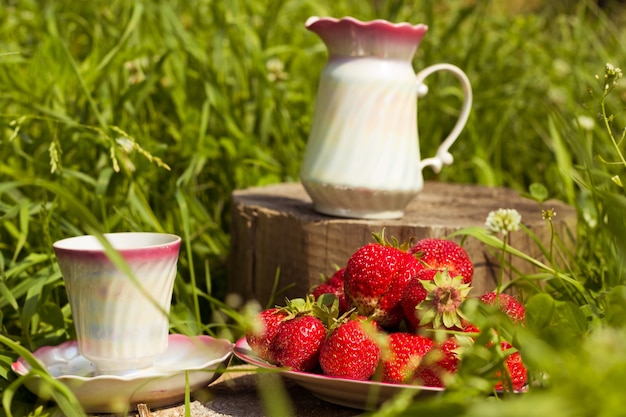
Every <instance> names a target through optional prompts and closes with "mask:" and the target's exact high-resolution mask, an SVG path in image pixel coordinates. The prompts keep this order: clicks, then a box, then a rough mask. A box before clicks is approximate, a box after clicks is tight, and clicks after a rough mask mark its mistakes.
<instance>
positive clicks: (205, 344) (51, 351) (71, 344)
mask: <svg viewBox="0 0 626 417" xmlns="http://www.w3.org/2000/svg"><path fill="white" fill-rule="evenodd" d="M193 344H198V345H199V346H201V347H202V348H215V347H216V346H217V345H220V349H219V350H220V353H222V352H221V351H222V350H223V351H224V352H225V353H224V354H223V355H222V354H218V355H217V356H211V357H210V358H208V357H207V361H205V362H203V363H199V362H197V363H195V364H194V365H193V366H189V367H184V369H173V368H172V369H166V370H161V371H159V370H153V371H151V372H147V373H146V372H141V371H138V372H137V373H134V374H130V375H97V376H81V375H74V374H70V373H66V374H62V375H52V377H53V378H55V379H72V380H77V381H97V380H118V381H131V380H138V379H142V378H154V377H166V376H169V375H173V374H176V373H179V372H181V371H198V370H204V369H206V368H208V367H210V366H212V365H217V364H219V363H221V362H223V361H225V360H227V359H228V357H229V356H230V355H231V354H232V351H233V348H234V344H233V343H232V342H230V341H228V340H225V339H216V338H214V337H211V336H207V335H201V336H185V335H182V334H170V335H169V336H168V350H169V349H171V348H172V347H176V346H178V347H180V346H191V345H193ZM221 345H223V346H221ZM71 349H75V350H76V354H75V355H74V356H73V357H68V358H65V359H66V360H68V361H69V360H76V358H79V359H80V358H82V359H83V361H85V362H88V361H87V359H85V358H83V357H82V356H81V355H80V354H79V353H78V342H77V341H75V340H70V341H67V342H63V343H61V344H59V345H56V346H42V347H41V348H39V349H37V350H35V351H34V352H33V356H34V357H35V358H36V359H37V360H38V361H39V362H40V364H41V365H42V366H43V367H44V368H45V369H47V370H48V369H49V368H50V365H51V363H50V361H49V360H48V358H50V357H54V356H55V355H56V353H57V352H63V351H67V350H71ZM168 350H166V351H165V352H164V353H163V354H162V355H161V356H160V357H159V358H162V357H163V356H165V355H167V354H168ZM159 358H157V361H158V360H159ZM11 369H12V370H13V372H15V373H16V374H18V375H26V374H28V373H29V372H30V370H31V365H30V364H29V363H28V361H26V359H24V358H23V357H19V358H18V359H17V360H16V361H15V362H13V363H12V364H11Z"/></svg>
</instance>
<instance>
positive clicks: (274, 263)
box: [229, 182, 576, 306]
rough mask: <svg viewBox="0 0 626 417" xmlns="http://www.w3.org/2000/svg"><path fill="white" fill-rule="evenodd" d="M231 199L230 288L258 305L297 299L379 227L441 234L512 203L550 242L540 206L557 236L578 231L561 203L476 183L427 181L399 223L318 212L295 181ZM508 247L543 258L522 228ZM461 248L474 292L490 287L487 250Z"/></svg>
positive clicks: (471, 243) (478, 222)
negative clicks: (471, 268) (467, 259)
mask: <svg viewBox="0 0 626 417" xmlns="http://www.w3.org/2000/svg"><path fill="white" fill-rule="evenodd" d="M232 201H233V204H232V225H231V226H232V229H231V259H230V277H229V290H230V291H231V292H232V293H238V294H240V295H242V296H243V297H244V298H245V299H256V300H258V301H259V302H260V303H261V305H263V306H265V305H270V304H274V303H276V304H281V305H282V304H283V301H284V298H285V297H290V298H293V297H303V296H304V295H305V294H306V293H307V291H309V290H310V288H311V287H312V286H314V285H317V284H319V283H320V282H321V281H322V279H323V277H324V276H330V275H331V274H332V273H333V272H334V271H335V270H336V269H337V268H339V267H343V266H345V264H346V262H347V260H348V258H349V257H350V255H352V254H353V253H354V252H355V251H356V250H357V249H358V248H359V247H361V246H363V245H364V244H366V243H369V242H372V241H373V239H372V233H373V232H375V233H380V232H381V230H382V229H383V228H384V229H385V236H387V237H388V238H390V237H396V238H397V239H398V240H399V241H404V240H406V239H409V238H413V239H416V240H419V239H422V238H425V237H439V238H445V237H447V236H448V235H450V234H451V233H454V232H457V231H459V230H461V229H463V228H466V227H469V226H483V225H484V223H485V219H486V217H487V215H488V214H489V212H490V211H492V210H497V209H499V208H514V209H516V210H517V211H519V212H520V214H521V215H522V223H523V224H524V225H525V226H526V227H528V228H529V229H530V230H531V231H532V232H533V233H535V234H536V236H537V237H538V240H539V241H540V242H541V244H542V245H544V247H549V245H550V239H551V236H552V232H551V230H550V225H549V224H548V222H547V221H546V220H544V219H543V217H542V213H541V209H542V207H543V208H545V209H554V210H555V212H556V216H555V217H554V218H553V219H552V225H553V227H554V230H555V232H556V233H557V234H558V235H559V237H560V238H561V239H563V240H565V241H566V242H567V241H569V242H570V243H572V242H573V241H574V236H575V229H576V227H575V226H576V211H575V209H574V208H572V207H571V206H568V205H566V204H564V203H563V202H560V201H556V200H551V201H548V202H546V203H544V204H543V206H540V205H539V204H538V203H537V202H535V201H533V200H530V199H527V198H524V197H521V196H520V195H519V193H518V192H516V191H513V190H510V189H507V188H501V187H499V188H494V187H486V186H478V185H464V184H449V183H439V182H426V184H425V186H424V189H423V191H422V192H421V193H420V194H418V195H417V196H416V197H415V198H414V199H413V200H412V201H411V203H409V205H408V207H407V209H406V213H405V215H404V217H403V218H401V219H398V220H359V219H346V218H337V217H329V216H326V215H323V214H319V213H317V212H315V211H314V209H313V204H312V202H311V199H310V198H309V196H308V195H307V194H306V192H305V190H304V188H303V187H302V185H301V184H299V183H283V184H275V185H270V186H266V187H256V188H249V189H245V190H238V191H235V192H234V193H233V195H232ZM453 240H456V241H458V242H460V239H458V238H455V239H453ZM509 244H510V245H511V246H513V247H515V248H516V249H519V250H521V251H523V252H525V253H527V254H529V255H531V256H533V257H535V258H537V259H540V260H542V259H543V256H542V254H541V250H540V248H539V246H538V245H537V243H536V242H534V241H533V240H532V239H531V238H530V237H529V236H528V235H527V234H526V233H524V232H522V231H518V232H513V233H511V234H510V237H509ZM463 247H464V248H465V250H466V251H467V253H468V255H469V256H470V259H471V260H472V262H473V263H474V266H475V272H474V282H473V290H472V291H473V293H474V294H482V293H484V292H487V291H490V290H493V289H494V288H495V286H496V283H497V278H498V275H499V273H500V265H499V261H498V258H497V256H496V255H495V254H494V252H493V249H491V248H488V247H486V245H484V244H483V243H481V242H480V241H478V240H477V239H474V238H471V237H470V238H467V239H465V240H464V242H463ZM512 263H513V266H514V267H515V268H517V269H519V271H521V272H524V273H529V272H532V271H533V269H532V267H531V266H530V265H529V264H527V263H526V262H523V261H521V260H519V259H512ZM505 272H506V273H505V279H511V278H512V274H511V273H510V269H506V270H505ZM276 280H277V281H276ZM273 298H274V299H273Z"/></svg>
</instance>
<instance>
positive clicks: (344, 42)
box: [305, 16, 428, 60]
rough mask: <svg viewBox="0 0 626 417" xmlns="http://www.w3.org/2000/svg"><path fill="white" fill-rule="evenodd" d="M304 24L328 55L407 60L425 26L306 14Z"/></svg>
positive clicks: (415, 47)
mask: <svg viewBox="0 0 626 417" xmlns="http://www.w3.org/2000/svg"><path fill="white" fill-rule="evenodd" d="M305 27H306V28H307V29H308V30H310V31H312V32H314V33H316V34H317V35H318V36H319V37H320V38H321V39H322V41H323V42H324V44H325V45H326V47H327V48H328V51H329V53H330V54H331V55H335V56H376V57H381V58H391V59H403V60H411V59H413V56H414V55H415V52H416V51H417V48H418V47H419V45H420V43H421V41H422V39H423V38H424V35H425V34H426V32H427V31H428V26H426V25H424V24H421V23H420V24H417V25H412V24H410V23H406V22H403V23H391V22H388V21H386V20H382V19H377V20H371V21H369V22H362V21H360V20H358V19H355V18H353V17H349V16H348V17H343V18H341V19H336V18H332V17H318V16H312V17H309V18H308V19H307V21H306V23H305Z"/></svg>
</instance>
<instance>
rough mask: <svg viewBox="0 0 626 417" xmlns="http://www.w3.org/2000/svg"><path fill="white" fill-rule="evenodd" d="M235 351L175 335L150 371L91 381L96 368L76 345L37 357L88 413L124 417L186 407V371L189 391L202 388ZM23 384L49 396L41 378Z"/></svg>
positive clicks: (221, 342) (19, 369)
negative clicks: (140, 409) (141, 410)
mask: <svg viewBox="0 0 626 417" xmlns="http://www.w3.org/2000/svg"><path fill="white" fill-rule="evenodd" d="M232 352H233V344H232V343H231V342H230V341H228V340H225V339H215V338H212V337H210V336H194V337H188V336H183V335H179V334H173V335H170V336H169V338H168V347H167V350H166V351H165V352H164V353H163V354H161V355H160V356H159V357H158V358H157V359H156V360H155V362H154V365H153V366H152V367H150V368H147V369H143V370H140V371H136V372H134V373H132V374H127V375H124V376H108V375H98V376H93V373H94V369H95V368H94V366H93V364H92V363H91V362H90V361H89V360H87V359H86V358H85V357H83V356H81V355H80V354H79V352H78V346H77V343H76V342H75V341H72V342H66V343H63V344H61V345H59V346H53V347H52V346H46V347H42V348H40V349H38V350H36V351H35V352H34V353H33V355H34V356H35V357H36V358H37V359H38V360H39V362H41V364H42V365H43V366H44V367H45V368H46V370H47V371H48V372H49V373H50V375H51V376H52V377H54V378H55V379H57V380H58V381H61V382H62V383H63V384H65V385H66V386H67V387H68V388H69V389H70V390H71V391H72V392H73V393H74V395H75V396H76V398H77V399H78V401H79V402H80V403H81V404H82V406H83V407H84V409H85V411H86V412H88V413H123V412H128V411H132V410H134V409H135V408H136V406H137V404H146V405H148V407H150V408H158V407H164V406H167V405H171V404H175V403H179V402H182V401H183V400H184V398H185V383H186V382H185V374H186V373H187V371H188V374H189V389H190V391H192V392H193V391H194V390H197V389H200V388H204V387H206V386H207V385H208V384H210V383H211V382H212V381H214V380H215V379H217V377H219V375H220V372H219V371H220V370H221V369H223V368H226V367H227V366H228V364H229V362H230V359H231V355H232ZM11 368H12V369H13V371H14V372H15V373H17V374H19V375H25V374H27V373H28V372H29V371H30V369H31V366H30V365H29V364H28V362H26V360H24V359H23V358H19V359H18V360H17V361H16V362H14V363H13V364H12V365H11ZM25 385H26V387H27V388H28V389H29V390H30V391H32V392H33V393H34V394H36V395H38V396H40V397H42V398H46V397H47V396H46V388H45V387H42V385H43V384H42V382H41V379H40V378H38V377H34V378H28V379H26V381H25Z"/></svg>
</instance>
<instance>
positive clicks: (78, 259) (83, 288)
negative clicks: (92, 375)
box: [53, 233, 181, 375]
mask: <svg viewBox="0 0 626 417" xmlns="http://www.w3.org/2000/svg"><path fill="white" fill-rule="evenodd" d="M104 237H105V238H106V239H107V241H108V242H109V243H110V244H111V246H112V247H113V248H114V249H116V250H117V253H118V254H119V255H120V256H121V258H123V260H124V261H125V262H126V264H127V265H128V267H129V268H130V271H131V273H132V275H128V274H126V272H124V271H123V270H121V269H120V268H119V267H118V266H117V265H115V264H114V263H113V262H112V261H111V259H110V258H109V255H108V254H107V253H106V252H105V250H104V248H103V246H102V244H101V243H100V242H99V241H98V239H97V238H96V237H95V236H78V237H72V238H68V239H63V240H60V241H58V242H55V243H54V245H53V248H54V251H55V253H56V256H57V260H58V263H59V266H60V268H61V272H62V274H63V280H64V282H65V287H66V290H67V293H68V298H69V301H70V306H71V308H72V315H73V318H74V324H75V327H76V335H77V339H78V349H79V351H80V353H81V355H83V356H85V357H86V358H88V359H89V360H90V361H91V362H93V363H94V364H95V366H96V372H97V373H102V374H106V375H111V374H120V375H123V374H124V373H126V372H129V371H131V372H132V371H133V370H135V369H142V368H147V367H149V366H151V365H152V363H153V361H154V360H155V358H156V357H157V356H159V355H160V354H162V353H163V352H164V351H165V349H166V348H167V343H168V328H169V320H168V314H169V310H170V305H171V299H172V291H173V287H174V279H175V278H176V268H177V261H178V253H179V248H180V242H181V239H180V237H178V236H175V235H170V234H165V233H112V234H105V235H104Z"/></svg>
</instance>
